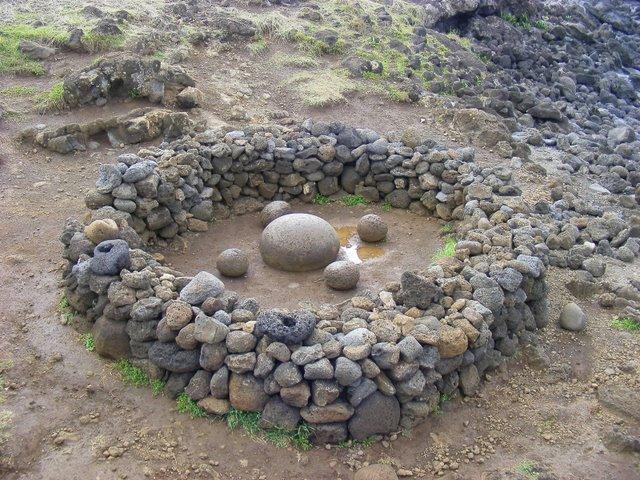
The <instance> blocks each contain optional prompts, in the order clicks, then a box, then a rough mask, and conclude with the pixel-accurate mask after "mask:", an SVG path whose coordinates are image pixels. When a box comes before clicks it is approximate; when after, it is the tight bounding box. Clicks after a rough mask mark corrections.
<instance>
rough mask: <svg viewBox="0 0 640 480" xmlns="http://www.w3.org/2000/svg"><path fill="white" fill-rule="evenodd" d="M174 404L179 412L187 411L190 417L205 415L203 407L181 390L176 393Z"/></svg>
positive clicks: (202, 416) (203, 416)
mask: <svg viewBox="0 0 640 480" xmlns="http://www.w3.org/2000/svg"><path fill="white" fill-rule="evenodd" d="M176 404H177V407H178V412H179V413H188V414H189V416H190V417H191V418H205V417H207V412H206V411H205V410H204V409H203V408H201V407H199V406H198V404H197V403H196V402H195V401H194V400H191V398H190V397H189V395H187V394H186V393H185V392H182V393H181V394H180V395H178V398H177V399H176Z"/></svg>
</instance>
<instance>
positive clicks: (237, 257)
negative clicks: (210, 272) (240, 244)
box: [216, 248, 249, 277]
mask: <svg viewBox="0 0 640 480" xmlns="http://www.w3.org/2000/svg"><path fill="white" fill-rule="evenodd" d="M216 267H217V268H218V271H219V272H220V273H221V274H222V275H224V276H225V277H241V276H243V275H244V274H245V273H247V270H248V269H249V258H248V257H247V254H246V253H244V252H243V251H242V250H240V249H239V248H229V249H227V250H225V251H224V252H222V253H221V254H220V255H218V260H216Z"/></svg>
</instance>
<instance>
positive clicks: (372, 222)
mask: <svg viewBox="0 0 640 480" xmlns="http://www.w3.org/2000/svg"><path fill="white" fill-rule="evenodd" d="M357 230H358V236H359V237H360V238H361V239H362V240H364V241H365V242H372V243H373V242H380V241H382V240H384V239H385V238H386V236H387V232H388V231H389V227H388V226H387V224H386V223H385V222H384V220H382V218H380V217H379V216H378V215H376V214H374V213H370V214H369V215H365V216H364V217H362V218H361V219H360V220H358V226H357Z"/></svg>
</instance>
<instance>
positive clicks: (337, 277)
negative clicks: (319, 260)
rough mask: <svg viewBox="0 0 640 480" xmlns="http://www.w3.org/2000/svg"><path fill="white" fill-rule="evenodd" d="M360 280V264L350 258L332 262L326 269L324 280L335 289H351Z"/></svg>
mask: <svg viewBox="0 0 640 480" xmlns="http://www.w3.org/2000/svg"><path fill="white" fill-rule="evenodd" d="M358 280H360V269H359V268H358V265H356V264H355V263H353V262H350V261H348V260H339V261H337V262H333V263H330V264H329V265H327V267H326V268H325V269H324V281H325V282H326V284H327V286H328V287H330V288H333V289H334V290H351V289H352V288H356V285H357V284H358Z"/></svg>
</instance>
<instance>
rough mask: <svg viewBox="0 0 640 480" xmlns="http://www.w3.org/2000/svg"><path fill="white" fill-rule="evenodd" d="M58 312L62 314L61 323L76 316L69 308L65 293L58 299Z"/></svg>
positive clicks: (66, 322) (65, 322)
mask: <svg viewBox="0 0 640 480" xmlns="http://www.w3.org/2000/svg"><path fill="white" fill-rule="evenodd" d="M58 312H60V315H61V316H62V320H63V323H64V324H65V325H66V324H68V323H69V322H71V321H72V320H73V319H74V318H75V317H76V312H75V311H74V310H73V308H71V305H70V304H69V300H68V299H67V297H66V296H65V295H62V296H61V297H60V300H59V301H58Z"/></svg>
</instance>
